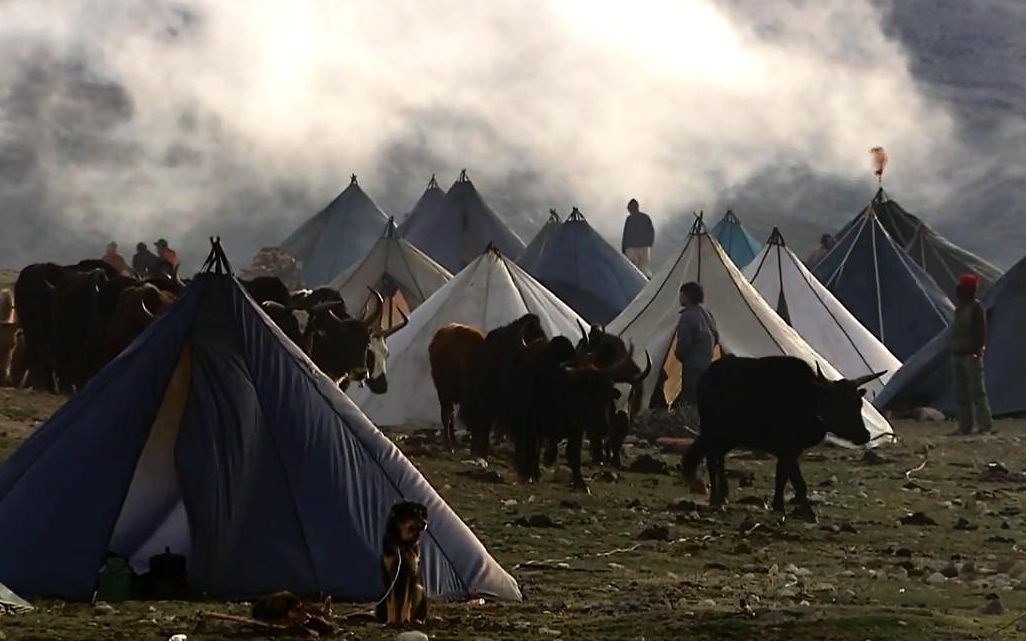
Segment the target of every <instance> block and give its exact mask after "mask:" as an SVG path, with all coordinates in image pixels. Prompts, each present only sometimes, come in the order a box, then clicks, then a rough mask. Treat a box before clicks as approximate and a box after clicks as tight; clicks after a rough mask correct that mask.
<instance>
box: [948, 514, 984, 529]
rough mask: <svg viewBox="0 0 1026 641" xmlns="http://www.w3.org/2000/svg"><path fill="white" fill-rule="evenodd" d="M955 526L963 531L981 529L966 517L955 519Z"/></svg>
mask: <svg viewBox="0 0 1026 641" xmlns="http://www.w3.org/2000/svg"><path fill="white" fill-rule="evenodd" d="M953 527H954V528H955V529H956V530H959V531H962V532H971V531H972V530H976V529H979V526H978V525H976V524H975V523H973V522H972V521H970V520H969V519H967V518H965V517H962V518H959V519H958V520H957V521H955V525H954V526H953Z"/></svg>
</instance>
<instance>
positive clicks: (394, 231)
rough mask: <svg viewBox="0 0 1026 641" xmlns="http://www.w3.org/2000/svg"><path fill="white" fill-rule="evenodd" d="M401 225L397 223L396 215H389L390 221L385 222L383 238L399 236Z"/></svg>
mask: <svg viewBox="0 0 1026 641" xmlns="http://www.w3.org/2000/svg"><path fill="white" fill-rule="evenodd" d="M398 231H399V226H398V225H396V224H395V216H389V217H388V222H387V223H385V233H384V234H382V238H395V237H396V236H398V235H399V234H398Z"/></svg>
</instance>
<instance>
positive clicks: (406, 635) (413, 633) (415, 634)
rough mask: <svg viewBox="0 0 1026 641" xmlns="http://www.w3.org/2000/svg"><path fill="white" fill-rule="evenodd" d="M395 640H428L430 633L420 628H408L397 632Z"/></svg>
mask: <svg viewBox="0 0 1026 641" xmlns="http://www.w3.org/2000/svg"><path fill="white" fill-rule="evenodd" d="M395 641H428V635H426V634H424V633H423V632H421V631H419V630H407V631H406V632H400V633H399V634H397V635H396V637H395Z"/></svg>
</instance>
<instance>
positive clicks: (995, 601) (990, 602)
mask: <svg viewBox="0 0 1026 641" xmlns="http://www.w3.org/2000/svg"><path fill="white" fill-rule="evenodd" d="M980 612H982V613H984V614H990V615H999V614H1004V613H1005V604H1004V603H1001V597H999V596H998V595H996V594H988V595H987V601H986V602H985V603H984V604H983V607H982V608H980Z"/></svg>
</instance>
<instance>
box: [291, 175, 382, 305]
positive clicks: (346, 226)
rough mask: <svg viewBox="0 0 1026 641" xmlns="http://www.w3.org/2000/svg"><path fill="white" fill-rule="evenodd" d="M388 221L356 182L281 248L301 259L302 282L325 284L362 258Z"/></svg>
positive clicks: (351, 182) (316, 285)
mask: <svg viewBox="0 0 1026 641" xmlns="http://www.w3.org/2000/svg"><path fill="white" fill-rule="evenodd" d="M386 222H388V216H387V215H385V212H383V211H381V209H380V208H379V207H378V206H377V205H375V204H374V201H373V200H371V199H370V196H368V195H367V194H366V193H364V191H363V190H362V189H360V185H359V184H357V182H356V174H353V176H352V178H351V180H350V183H349V186H348V187H346V188H345V190H343V192H342V193H341V194H339V195H338V196H337V197H336V198H335V200H333V201H331V203H329V204H328V206H327V207H325V208H324V209H322V210H321V211H320V212H319V213H318V214H317V215H316V216H314V217H313V218H311V219H310V220H308V221H306V222H305V223H303V224H302V225H300V226H299V228H298V229H296V231H294V232H292V234H291V235H290V236H289V237H288V238H286V239H285V242H284V243H282V248H283V249H284V250H285V251H286V252H288V253H289V254H291V255H292V256H295V257H296V258H298V259H299V260H301V261H303V281H304V282H305V284H306V285H307V286H308V287H319V286H321V285H327V284H328V283H329V282H331V280H332V279H333V278H335V277H336V276H338V275H339V274H341V273H342V272H343V271H344V270H345V269H346V268H347V267H349V266H350V265H352V264H353V263H354V262H356V261H357V260H359V259H361V258H363V256H364V255H365V254H366V253H367V251H368V250H369V249H370V248H371V246H372V245H374V241H376V240H377V239H378V237H379V236H380V235H381V228H382V227H384V226H385V223H386Z"/></svg>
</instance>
